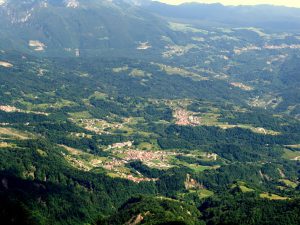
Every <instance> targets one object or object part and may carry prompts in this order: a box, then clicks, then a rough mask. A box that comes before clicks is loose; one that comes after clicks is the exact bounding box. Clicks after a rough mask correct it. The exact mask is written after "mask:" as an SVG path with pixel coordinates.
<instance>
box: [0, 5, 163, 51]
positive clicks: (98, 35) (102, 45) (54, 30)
mask: <svg viewBox="0 0 300 225" xmlns="http://www.w3.org/2000/svg"><path fill="white" fill-rule="evenodd" d="M0 14H1V18H3V20H2V21H3V22H2V23H1V27H0V32H1V38H2V41H1V43H2V46H1V47H2V48H9V49H15V50H20V49H22V50H23V51H25V52H30V53H34V51H37V52H46V55H56V56H57V55H62V54H63V55H76V54H79V53H80V54H87V55H103V54H106V53H107V52H110V54H113V53H111V52H112V51H113V52H119V54H120V55H121V54H122V51H125V50H126V51H132V52H134V51H136V48H137V47H138V46H139V44H140V42H147V41H150V42H151V43H153V46H156V48H160V47H161V43H160V41H159V40H160V36H162V35H165V33H167V32H168V31H169V30H168V29H167V26H166V23H165V22H164V21H161V20H159V19H158V18H157V17H155V16H153V15H152V14H150V13H148V12H147V11H145V10H141V9H139V8H137V6H136V4H133V3H132V2H129V1H97V0H88V1H63V0H61V1H57V0H49V1H42V0H36V1H19V0H17V1H13V0H10V1H6V3H4V4H3V5H2V6H1V8H0ZM154 24H155V26H154ZM120 49H122V50H121V51H120Z"/></svg>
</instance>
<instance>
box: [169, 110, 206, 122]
mask: <svg viewBox="0 0 300 225" xmlns="http://www.w3.org/2000/svg"><path fill="white" fill-rule="evenodd" d="M173 116H174V117H175V119H176V124H177V125H180V126H198V125H200V124H201V118H200V117H198V116H195V115H194V113H192V112H189V111H187V110H185V109H182V108H178V109H176V110H175V111H174V113H173Z"/></svg>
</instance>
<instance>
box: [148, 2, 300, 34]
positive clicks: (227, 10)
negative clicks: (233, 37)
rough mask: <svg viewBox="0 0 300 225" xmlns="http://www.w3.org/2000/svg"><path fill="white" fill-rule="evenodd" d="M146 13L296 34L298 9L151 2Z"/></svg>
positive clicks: (207, 23) (268, 6)
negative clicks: (293, 32) (175, 4)
mask: <svg viewBox="0 0 300 225" xmlns="http://www.w3.org/2000/svg"><path fill="white" fill-rule="evenodd" d="M146 9H147V11H150V12H154V13H156V14H158V15H161V16H164V17H170V18H176V19H185V20H193V21H194V22H197V20H198V21H199V20H200V21H203V23H202V24H203V25H204V26H205V24H206V25H208V26H209V25H210V24H212V25H215V26H216V25H227V26H228V25H229V26H249V27H260V28H263V29H266V30H271V31H283V30H284V31H290V30H291V31H292V30H294V31H295V30H296V31H299V13H300V9H298V8H289V7H280V6H271V5H258V6H224V5H222V4H199V3H185V4H182V5H177V6H174V5H168V4H163V3H160V2H153V3H152V4H151V5H147V7H146Z"/></svg>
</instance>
